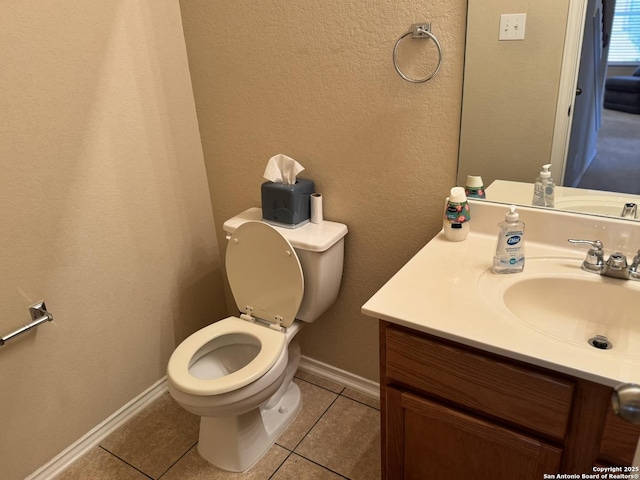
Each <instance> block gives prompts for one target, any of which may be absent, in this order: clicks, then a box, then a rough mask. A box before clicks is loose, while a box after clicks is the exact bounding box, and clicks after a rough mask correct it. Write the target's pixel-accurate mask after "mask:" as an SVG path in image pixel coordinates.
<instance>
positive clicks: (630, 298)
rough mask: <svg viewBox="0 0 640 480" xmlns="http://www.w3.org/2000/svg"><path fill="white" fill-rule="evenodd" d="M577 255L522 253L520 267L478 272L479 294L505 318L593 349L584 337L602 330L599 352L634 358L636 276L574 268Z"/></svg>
mask: <svg viewBox="0 0 640 480" xmlns="http://www.w3.org/2000/svg"><path fill="white" fill-rule="evenodd" d="M580 263H581V262H580V261H578V260H575V259H562V258H556V259H554V258H538V259H527V264H526V266H525V272H523V273H520V274H510V275H497V274H494V273H493V272H491V271H486V272H484V273H483V274H482V275H481V277H480V281H479V283H478V287H479V290H480V293H481V295H482V296H483V297H484V299H485V300H486V301H487V302H488V303H489V304H490V305H491V306H492V307H493V308H496V309H498V310H499V311H500V313H501V314H502V317H503V319H505V320H506V321H513V320H516V321H519V322H522V323H523V324H525V325H527V326H529V327H531V328H533V329H535V330H537V331H538V332H540V333H542V334H544V335H547V336H550V337H554V338H555V339H556V340H560V341H562V342H568V343H572V344H576V345H581V346H584V348H586V349H593V351H594V352H598V349H596V348H595V347H593V346H592V345H590V344H589V343H588V340H589V339H591V338H593V337H595V336H597V335H602V336H605V337H607V339H608V340H609V341H610V342H611V343H612V345H613V346H612V348H611V349H610V350H600V352H602V354H604V355H609V354H613V355H623V356H628V357H636V358H640V316H639V314H638V312H640V282H632V281H624V280H617V279H612V278H607V277H602V276H599V275H595V274H591V273H587V272H583V271H582V270H580Z"/></svg>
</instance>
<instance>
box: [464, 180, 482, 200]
mask: <svg viewBox="0 0 640 480" xmlns="http://www.w3.org/2000/svg"><path fill="white" fill-rule="evenodd" d="M464 192H465V194H466V195H467V198H487V196H486V194H485V193H484V183H483V182H482V177H480V176H478V175H467V186H466V187H465V189H464Z"/></svg>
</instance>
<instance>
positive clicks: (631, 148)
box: [579, 108, 640, 195]
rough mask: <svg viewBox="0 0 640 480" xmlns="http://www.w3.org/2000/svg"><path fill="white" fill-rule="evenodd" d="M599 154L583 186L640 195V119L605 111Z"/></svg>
mask: <svg viewBox="0 0 640 480" xmlns="http://www.w3.org/2000/svg"><path fill="white" fill-rule="evenodd" d="M597 150H598V153H597V154H596V156H595V158H594V159H593V161H592V162H591V165H589V168H588V169H587V171H586V172H585V174H584V176H583V177H582V180H581V181H580V184H579V186H580V187H581V188H591V189H594V190H608V191H611V192H621V193H632V194H636V195H638V194H640V115H638V114H634V113H626V112H619V111H617V110H608V109H606V108H603V109H602V126H601V127H600V131H599V132H598V144H597Z"/></svg>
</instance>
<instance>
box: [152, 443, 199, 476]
mask: <svg viewBox="0 0 640 480" xmlns="http://www.w3.org/2000/svg"><path fill="white" fill-rule="evenodd" d="M196 445H198V441H197V440H196V441H195V442H194V444H193V445H191V446H190V447H189V448H187V450H186V451H185V452H184V453H183V454H182V455H180V457H179V458H178V459H177V460H176V461H175V462H173V463H172V464H171V465H169V468H167V469H166V470H165V471H164V472H162V474H161V475H160V476H159V477H158V478H157V480H160V479H161V478H162V477H164V476H165V475H166V474H167V473H168V472H169V470H171V469H172V468H173V467H175V466H176V464H177V463H178V462H179V461H180V460H182V459H183V458H184V457H186V456H187V454H188V453H189V452H190V451H191V450H193V449H194V447H195V446H196Z"/></svg>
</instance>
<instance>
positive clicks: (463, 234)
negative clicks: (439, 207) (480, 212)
mask: <svg viewBox="0 0 640 480" xmlns="http://www.w3.org/2000/svg"><path fill="white" fill-rule="evenodd" d="M470 220H471V212H470V211H469V204H468V203H467V196H466V195H465V193H464V188H462V187H453V188H452V189H451V193H450V195H449V196H448V197H447V199H446V201H445V207H444V218H443V221H442V228H443V230H444V236H445V237H446V238H447V240H451V241H452V242H461V241H462V240H466V238H467V235H469V221H470Z"/></svg>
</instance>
